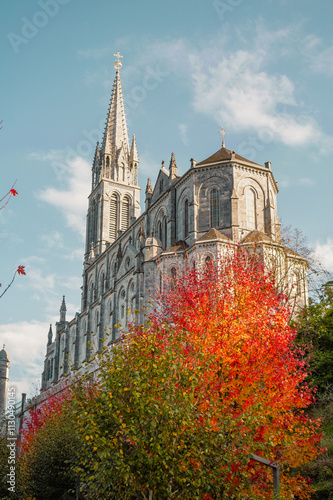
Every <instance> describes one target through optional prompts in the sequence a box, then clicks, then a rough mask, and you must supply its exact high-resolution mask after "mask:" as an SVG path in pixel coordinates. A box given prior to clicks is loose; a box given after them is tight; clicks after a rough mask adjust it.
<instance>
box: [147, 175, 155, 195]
mask: <svg viewBox="0 0 333 500" xmlns="http://www.w3.org/2000/svg"><path fill="white" fill-rule="evenodd" d="M147 194H153V188H152V186H151V182H150V177H148V180H147V186H146V195H147Z"/></svg>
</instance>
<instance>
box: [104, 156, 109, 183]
mask: <svg viewBox="0 0 333 500" xmlns="http://www.w3.org/2000/svg"><path fill="white" fill-rule="evenodd" d="M105 164H106V177H107V178H109V177H110V158H109V157H108V156H107V157H106V162H105Z"/></svg>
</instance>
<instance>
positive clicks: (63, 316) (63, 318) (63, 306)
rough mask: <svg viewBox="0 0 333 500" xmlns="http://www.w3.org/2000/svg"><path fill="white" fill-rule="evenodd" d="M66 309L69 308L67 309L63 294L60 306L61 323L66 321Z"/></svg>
mask: <svg viewBox="0 0 333 500" xmlns="http://www.w3.org/2000/svg"><path fill="white" fill-rule="evenodd" d="M66 311H67V309H66V302H65V295H63V297H62V302H61V306H60V323H62V322H65V321H66Z"/></svg>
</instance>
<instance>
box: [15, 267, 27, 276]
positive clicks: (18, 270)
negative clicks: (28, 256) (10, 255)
mask: <svg viewBox="0 0 333 500" xmlns="http://www.w3.org/2000/svg"><path fill="white" fill-rule="evenodd" d="M17 274H24V275H25V274H26V273H25V269H24V266H18V268H17Z"/></svg>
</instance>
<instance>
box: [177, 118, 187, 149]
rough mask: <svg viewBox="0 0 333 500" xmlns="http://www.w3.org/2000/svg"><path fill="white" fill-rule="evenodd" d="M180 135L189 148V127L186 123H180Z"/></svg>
mask: <svg viewBox="0 0 333 500" xmlns="http://www.w3.org/2000/svg"><path fill="white" fill-rule="evenodd" d="M178 129H179V133H180V138H181V141H182V143H183V144H185V146H187V145H188V144H189V140H188V136H187V129H188V126H187V125H186V124H185V123H180V124H179V125H178Z"/></svg>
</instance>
